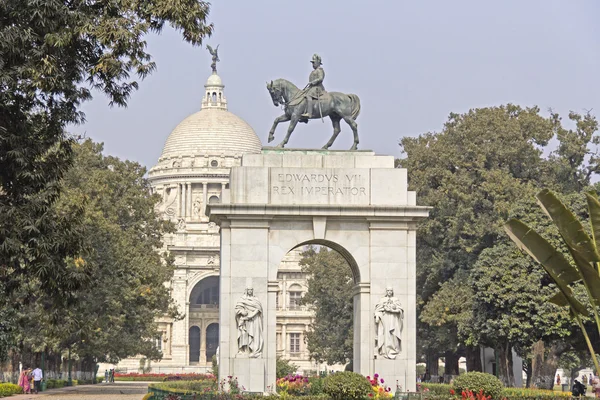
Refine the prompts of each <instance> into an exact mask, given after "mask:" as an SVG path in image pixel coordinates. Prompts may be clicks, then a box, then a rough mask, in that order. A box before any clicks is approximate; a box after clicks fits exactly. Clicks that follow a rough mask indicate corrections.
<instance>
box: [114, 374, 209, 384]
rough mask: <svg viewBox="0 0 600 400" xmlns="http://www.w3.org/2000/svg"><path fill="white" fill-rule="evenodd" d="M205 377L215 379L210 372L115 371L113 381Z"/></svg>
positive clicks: (197, 379) (183, 379)
mask: <svg viewBox="0 0 600 400" xmlns="http://www.w3.org/2000/svg"><path fill="white" fill-rule="evenodd" d="M205 379H215V377H214V375H212V374H138V373H129V374H119V373H115V381H146V382H164V381H202V380H205Z"/></svg>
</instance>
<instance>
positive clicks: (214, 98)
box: [212, 92, 217, 103]
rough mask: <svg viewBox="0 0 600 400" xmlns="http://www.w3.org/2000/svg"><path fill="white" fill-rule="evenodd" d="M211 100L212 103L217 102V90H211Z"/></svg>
mask: <svg viewBox="0 0 600 400" xmlns="http://www.w3.org/2000/svg"><path fill="white" fill-rule="evenodd" d="M212 102H213V103H216V102H217V92H213V94H212Z"/></svg>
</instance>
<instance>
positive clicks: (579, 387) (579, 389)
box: [571, 379, 586, 397]
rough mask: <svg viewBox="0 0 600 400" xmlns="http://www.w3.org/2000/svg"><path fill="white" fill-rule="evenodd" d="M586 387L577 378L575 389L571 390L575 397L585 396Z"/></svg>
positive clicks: (574, 384)
mask: <svg viewBox="0 0 600 400" xmlns="http://www.w3.org/2000/svg"><path fill="white" fill-rule="evenodd" d="M585 389H586V387H585V386H583V384H582V383H581V382H579V381H578V380H577V379H575V383H573V389H572V390H571V394H572V395H573V397H583V396H585Z"/></svg>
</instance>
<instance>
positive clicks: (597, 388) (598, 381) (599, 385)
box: [592, 375, 600, 398]
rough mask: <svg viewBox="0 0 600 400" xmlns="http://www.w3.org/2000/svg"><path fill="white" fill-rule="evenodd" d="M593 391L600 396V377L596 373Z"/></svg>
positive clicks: (593, 380)
mask: <svg viewBox="0 0 600 400" xmlns="http://www.w3.org/2000/svg"><path fill="white" fill-rule="evenodd" d="M592 393H594V395H596V398H600V378H598V375H594V377H593V378H592Z"/></svg>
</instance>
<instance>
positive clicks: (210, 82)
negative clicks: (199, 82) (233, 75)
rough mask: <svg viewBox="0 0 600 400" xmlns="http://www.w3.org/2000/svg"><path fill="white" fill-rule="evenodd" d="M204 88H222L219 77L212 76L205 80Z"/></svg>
mask: <svg viewBox="0 0 600 400" xmlns="http://www.w3.org/2000/svg"><path fill="white" fill-rule="evenodd" d="M204 86H205V87H206V86H223V81H221V77H220V76H219V75H217V74H212V75H211V76H209V77H208V79H207V80H206V85H204Z"/></svg>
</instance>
